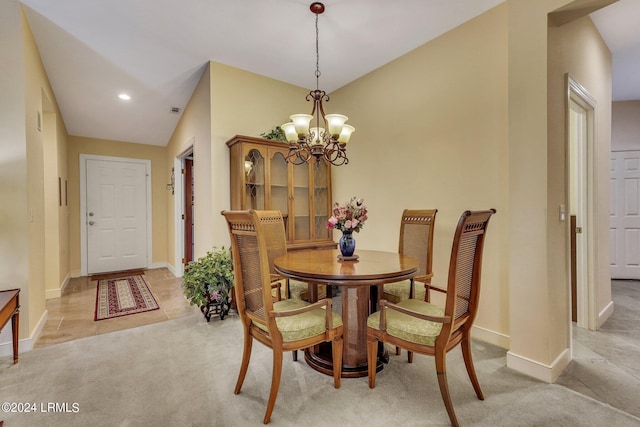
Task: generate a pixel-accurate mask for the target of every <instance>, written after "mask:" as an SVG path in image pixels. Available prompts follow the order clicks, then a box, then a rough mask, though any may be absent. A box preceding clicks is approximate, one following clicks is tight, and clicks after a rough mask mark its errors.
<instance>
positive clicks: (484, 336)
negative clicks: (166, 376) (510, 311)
mask: <svg viewBox="0 0 640 427" xmlns="http://www.w3.org/2000/svg"><path fill="white" fill-rule="evenodd" d="M471 337H472V338H473V339H477V340H479V341H483V342H486V343H488V344H493V345H495V346H498V347H500V348H504V349H505V350H508V349H509V347H510V346H511V339H510V338H509V336H508V335H504V334H501V333H499V332H496V331H492V330H490V329H486V328H482V327H480V326H477V325H473V326H472V327H471Z"/></svg>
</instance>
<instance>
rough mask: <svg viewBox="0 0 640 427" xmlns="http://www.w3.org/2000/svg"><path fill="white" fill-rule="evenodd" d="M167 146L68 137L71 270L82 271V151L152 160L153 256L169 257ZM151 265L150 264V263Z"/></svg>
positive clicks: (155, 258)
mask: <svg viewBox="0 0 640 427" xmlns="http://www.w3.org/2000/svg"><path fill="white" fill-rule="evenodd" d="M165 152H166V148H165V147H158V146H155V145H144V144H133V143H128V142H122V141H107V140H102V139H94V138H84V137H79V136H70V137H69V147H68V168H69V196H68V197H69V256H70V271H71V274H72V275H73V276H74V277H76V276H79V275H80V267H81V265H80V264H81V263H80V261H81V258H80V246H81V245H80V176H79V174H80V154H92V155H100V156H112V157H124V158H132V159H145V160H150V161H151V202H152V204H151V209H152V211H153V216H152V230H151V233H152V239H153V241H152V252H153V254H152V259H151V262H152V263H153V264H157V265H164V263H166V262H167V261H168V258H167V237H166V236H167V210H166V206H167V197H168V195H170V194H171V192H170V191H168V190H167V189H166V185H167V183H169V177H170V172H171V167H168V166H167V160H166V155H165ZM150 267H151V266H150Z"/></svg>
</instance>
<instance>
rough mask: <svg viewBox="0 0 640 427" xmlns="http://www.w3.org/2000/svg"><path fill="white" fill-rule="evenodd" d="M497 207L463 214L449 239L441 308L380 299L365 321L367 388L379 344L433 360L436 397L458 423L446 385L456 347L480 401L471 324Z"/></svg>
mask: <svg viewBox="0 0 640 427" xmlns="http://www.w3.org/2000/svg"><path fill="white" fill-rule="evenodd" d="M495 212H496V211H495V209H491V210H488V211H474V212H471V211H465V212H463V213H462V216H461V217H460V220H459V221H458V226H457V227H456V231H455V234H454V238H453V245H452V248H451V259H450V263H449V278H448V283H447V289H446V301H445V306H444V307H440V306H437V305H434V304H431V303H429V302H426V301H423V300H419V299H407V300H404V301H401V302H399V303H397V304H394V303H391V302H388V301H386V300H384V299H383V300H381V301H380V304H379V311H377V312H375V313H373V314H372V315H371V316H369V318H368V319H367V361H368V363H369V368H368V374H369V387H370V388H374V387H375V384H376V369H375V368H376V357H377V351H378V342H383V343H390V344H392V345H396V346H399V347H401V348H404V349H406V350H408V351H411V352H416V353H418V354H426V355H429V356H434V357H435V363H436V372H437V376H438V384H439V386H440V394H441V395H442V400H443V401H444V405H445V407H446V409H447V413H448V414H449V419H450V420H451V424H452V425H454V426H457V425H458V420H457V419H456V415H455V412H454V410H453V405H452V403H451V397H450V395H449V386H448V384H447V372H446V355H447V352H449V351H450V350H451V349H453V348H454V347H455V346H457V345H458V344H460V347H461V349H462V355H463V358H464V363H465V366H466V368H467V374H468V375H469V379H470V380H471V384H472V385H473V389H474V390H475V392H476V395H477V396H478V399H480V400H484V396H483V394H482V390H481V389H480V383H479V382H478V378H477V377H476V372H475V368H474V366H473V359H472V357H471V326H472V325H473V321H474V319H475V317H476V312H477V310H478V299H479V296H480V273H481V267H482V252H483V247H484V240H485V236H486V230H487V225H488V223H489V219H490V218H491V215H493V214H494V213H495Z"/></svg>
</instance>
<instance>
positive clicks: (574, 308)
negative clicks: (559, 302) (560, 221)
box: [571, 215, 578, 322]
mask: <svg viewBox="0 0 640 427" xmlns="http://www.w3.org/2000/svg"><path fill="white" fill-rule="evenodd" d="M576 232H577V228H576V216H575V215H571V321H572V322H577V321H578V295H577V292H578V290H577V288H578V286H577V282H578V281H577V279H576V274H577V273H578V269H577V267H576Z"/></svg>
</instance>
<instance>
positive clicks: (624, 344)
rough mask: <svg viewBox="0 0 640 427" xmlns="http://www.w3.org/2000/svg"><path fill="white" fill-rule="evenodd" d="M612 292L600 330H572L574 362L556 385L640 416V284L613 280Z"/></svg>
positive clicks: (574, 327) (631, 281) (574, 328)
mask: <svg viewBox="0 0 640 427" xmlns="http://www.w3.org/2000/svg"><path fill="white" fill-rule="evenodd" d="M611 293H612V298H613V302H614V304H615V306H614V311H613V314H612V315H611V317H610V318H609V319H608V320H607V321H606V322H605V324H604V325H602V328H601V329H600V330H599V331H589V330H586V329H582V328H578V327H577V326H575V325H574V326H573V327H572V333H573V360H572V361H571V363H569V366H568V367H567V368H566V369H565V370H564V372H563V373H562V375H561V376H560V377H559V378H558V380H557V381H556V384H559V385H562V386H564V387H567V388H570V389H572V390H574V391H577V392H578V393H581V394H583V395H585V396H589V397H591V398H593V399H595V400H598V401H600V402H604V403H607V404H609V405H611V406H612V407H614V408H617V409H620V410H622V411H624V412H627V413H629V414H632V415H634V416H636V417H640V399H638V396H640V363H638V357H639V356H640V282H639V281H633V280H612V281H611Z"/></svg>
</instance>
